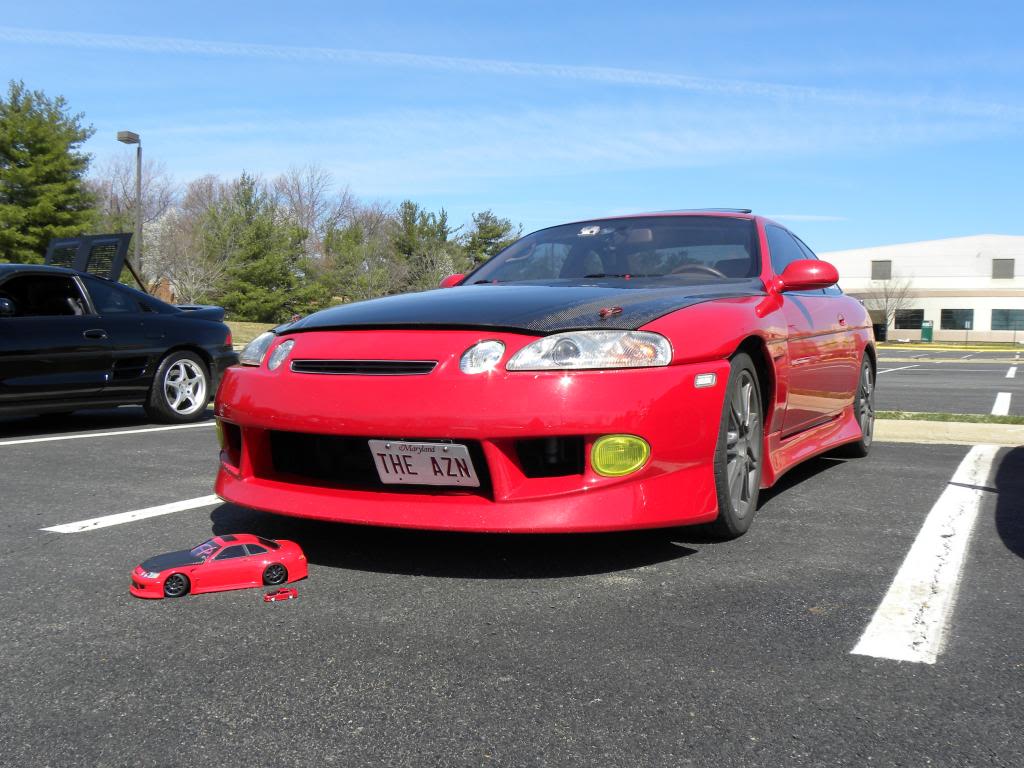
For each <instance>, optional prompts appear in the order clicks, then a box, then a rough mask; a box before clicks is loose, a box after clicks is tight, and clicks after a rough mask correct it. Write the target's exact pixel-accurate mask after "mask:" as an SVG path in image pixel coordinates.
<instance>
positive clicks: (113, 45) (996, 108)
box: [0, 26, 1024, 121]
mask: <svg viewBox="0 0 1024 768" xmlns="http://www.w3.org/2000/svg"><path fill="white" fill-rule="evenodd" d="M0 41H4V42H9V43H21V44H34V45H49V46H70V47H77V48H91V49H104V50H119V51H129V52H138V53H150V54H171V55H202V56H232V57H246V58H262V59H277V60H293V61H319V62H328V63H330V62H334V63H349V64H352V63H356V64H363V65H368V66H386V67H404V68H410V69H417V70H421V71H423V70H432V71H449V72H458V73H464V74H489V75H498V76H505V77H539V78H549V79H552V78H553V79H561V80H580V81H588V82H598V83H605V84H612V85H623V86H634V87H647V88H664V89H675V90H684V91H689V92H693V93H703V94H716V95H733V96H744V97H755V98H765V99H772V100H776V101H780V100H781V101H787V102H794V101H800V102H824V103H831V104H841V105H846V106H851V107H858V106H865V107H888V108H894V109H899V110H921V111H927V112H932V113H936V114H948V115H955V116H960V117H987V118H1001V119H1004V120H1013V121H1024V107H1022V106H1020V105H1017V104H1004V103H999V102H989V101H973V100H969V99H963V98H960V97H955V96H951V97H942V96H934V95H931V94H900V95H895V96H892V95H884V94H876V93H866V92H859V91H851V90H842V89H834V88H818V87H812V86H804V85H790V84H782V83H770V82H760V81H757V80H732V79H722V78H712V77H703V76H698V75H687V74H680V73H672V72H659V71H651V70H643V69H629V68H621V67H597V66H578V65H572V64H564V65H563V64H544V63H535V62H523V61H506V60H500V59H480V58H464V57H455V56H436V55H426V54H416V53H403V52H397V51H369V50H359V49H351V48H317V47H307V46H290V45H266V44H257V43H236V42H224V41H214V40H193V39H186V38H172V37H151V36H142V35H110V34H101V33H93V32H75V31H66V30H51V29H28V28H22V27H5V26H0Z"/></svg>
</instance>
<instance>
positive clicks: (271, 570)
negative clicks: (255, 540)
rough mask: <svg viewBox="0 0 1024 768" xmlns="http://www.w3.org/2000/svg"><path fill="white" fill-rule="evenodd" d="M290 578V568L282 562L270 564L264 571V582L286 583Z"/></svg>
mask: <svg viewBox="0 0 1024 768" xmlns="http://www.w3.org/2000/svg"><path fill="white" fill-rule="evenodd" d="M287 580H288V569H287V568H285V567H284V566H283V565H281V564H280V563H274V564H273V565H268V566H267V569H266V570H265V571H263V583H264V584H268V585H270V586H274V585H276V584H284V583H285V582H286V581H287Z"/></svg>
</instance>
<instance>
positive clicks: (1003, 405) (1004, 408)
mask: <svg viewBox="0 0 1024 768" xmlns="http://www.w3.org/2000/svg"><path fill="white" fill-rule="evenodd" d="M1010 394H1011V393H1009V392H1000V393H999V394H998V395H996V402H995V405H993V406H992V415H993V416H1009V415H1010Z"/></svg>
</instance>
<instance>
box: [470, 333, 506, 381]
mask: <svg viewBox="0 0 1024 768" xmlns="http://www.w3.org/2000/svg"><path fill="white" fill-rule="evenodd" d="M504 354H505V345H504V344H503V343H502V342H500V341H497V340H494V339H489V340H487V341H481V342H480V343H479V344H474V345H473V346H472V347H470V348H469V349H467V350H466V351H465V352H463V353H462V359H461V360H460V361H459V370H460V371H462V372H463V373H486V372H487V371H493V370H494V368H495V366H497V365H498V363H500V362H501V356H502V355H504Z"/></svg>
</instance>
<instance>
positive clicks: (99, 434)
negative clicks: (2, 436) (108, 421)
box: [0, 421, 214, 445]
mask: <svg viewBox="0 0 1024 768" xmlns="http://www.w3.org/2000/svg"><path fill="white" fill-rule="evenodd" d="M213 425H214V422H212V421H203V422H200V423H199V424H175V425H174V426H170V427H144V428H142V429H119V430H116V431H114V432H84V433H82V434H80V435H55V436H54V437H29V438H24V439H19V440H0V445H24V444H25V443H50V442H53V441H55V440H84V439H85V438H87V437H117V436H118V435H138V434H140V433H142V432H166V431H167V430H169V429H195V428H196V427H212V426H213Z"/></svg>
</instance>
